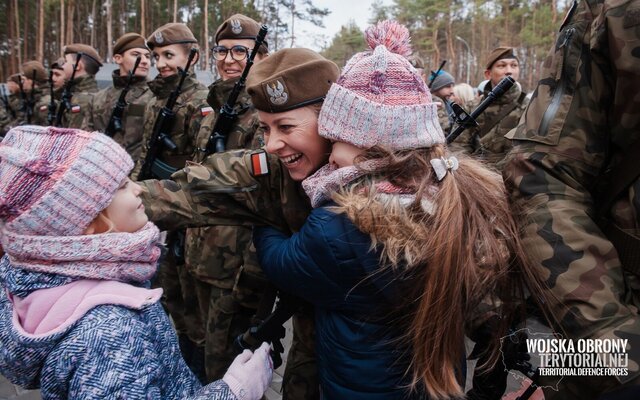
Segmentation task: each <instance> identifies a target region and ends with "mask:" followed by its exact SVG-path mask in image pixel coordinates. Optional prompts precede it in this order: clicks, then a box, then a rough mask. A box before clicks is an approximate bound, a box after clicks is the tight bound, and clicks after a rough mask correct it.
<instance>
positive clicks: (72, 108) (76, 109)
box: [71, 104, 80, 113]
mask: <svg viewBox="0 0 640 400" xmlns="http://www.w3.org/2000/svg"><path fill="white" fill-rule="evenodd" d="M71 112H72V113H79V112H80V106H79V105H77V104H76V105H75V106H71Z"/></svg>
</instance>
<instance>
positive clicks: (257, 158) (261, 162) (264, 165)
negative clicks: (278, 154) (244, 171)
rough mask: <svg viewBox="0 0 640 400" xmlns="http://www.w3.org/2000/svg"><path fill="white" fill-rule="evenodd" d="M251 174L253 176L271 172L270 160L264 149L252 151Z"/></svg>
mask: <svg viewBox="0 0 640 400" xmlns="http://www.w3.org/2000/svg"><path fill="white" fill-rule="evenodd" d="M251 174H252V175H253V176H264V175H268V174H269V161H268V160H267V153H266V152H265V151H264V150H257V151H254V152H253V153H251Z"/></svg>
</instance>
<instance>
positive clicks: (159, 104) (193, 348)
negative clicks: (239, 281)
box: [131, 23, 211, 382]
mask: <svg viewBox="0 0 640 400" xmlns="http://www.w3.org/2000/svg"><path fill="white" fill-rule="evenodd" d="M147 46H148V47H149V49H151V52H152V56H153V58H154V59H155V61H156V67H157V68H158V72H159V74H158V76H157V77H155V78H154V79H153V80H152V81H150V82H148V86H149V88H150V90H151V92H152V93H153V97H152V98H151V99H150V100H149V102H148V104H147V107H146V109H145V113H144V123H143V135H142V149H141V153H140V158H139V159H138V162H137V163H136V167H135V168H134V170H133V172H132V173H131V176H132V179H134V180H136V179H138V176H139V174H140V171H141V169H142V165H143V164H144V161H145V158H146V157H147V151H148V148H147V143H148V142H149V140H150V138H151V136H152V134H153V128H154V124H155V121H156V117H157V116H158V113H159V112H160V110H161V109H162V108H163V107H164V106H165V105H166V103H167V100H168V98H169V95H170V94H171V92H173V91H174V89H175V88H176V87H177V86H178V83H179V80H180V75H179V74H178V68H184V67H185V66H186V64H187V60H188V57H189V52H190V51H191V49H196V50H199V47H198V41H197V40H196V38H195V36H193V33H192V32H191V30H189V28H188V27H187V26H186V25H185V24H182V23H169V24H166V25H163V26H161V27H160V28H158V29H157V30H156V31H155V32H153V33H152V34H151V35H150V36H149V37H148V38H147ZM198 58H199V53H198V54H197V55H196V56H195V58H194V59H193V64H192V65H194V64H195V63H197V61H198ZM187 72H188V75H187V76H186V78H185V81H184V84H183V85H182V92H181V94H180V96H179V97H178V99H177V102H176V106H175V108H174V109H173V111H174V113H175V119H174V122H173V126H172V130H171V132H165V133H167V134H168V135H169V137H170V138H171V140H172V141H173V142H174V143H175V144H176V146H177V148H176V149H175V150H169V149H167V148H164V149H163V151H162V152H161V153H160V155H159V158H158V160H157V161H159V162H161V163H164V164H165V165H166V166H167V175H165V176H157V177H156V178H165V179H166V178H168V177H169V176H170V174H171V172H170V171H169V170H170V169H176V170H177V169H180V168H183V167H184V166H185V164H186V162H187V161H190V160H191V159H192V157H193V154H194V152H195V150H196V147H197V143H196V138H195V135H196V132H198V131H199V129H200V124H201V123H202V120H203V118H204V117H205V115H206V114H207V113H209V112H211V107H209V105H208V104H207V103H206V99H207V94H208V91H207V88H206V87H205V86H204V85H202V84H201V83H200V82H198V80H197V79H196V75H195V72H193V69H192V68H190V70H189V71H187ZM165 229H166V230H167V231H169V232H168V234H167V246H168V251H167V254H166V255H165V257H164V259H163V260H162V262H161V265H160V269H159V272H158V276H157V279H158V282H157V283H156V284H158V285H160V286H161V287H162V288H163V289H164V294H163V304H164V306H165V307H166V309H167V311H168V312H169V315H171V318H172V319H173V321H174V326H175V328H176V331H177V333H178V339H179V341H180V349H181V351H182V354H183V357H184V359H185V361H186V362H187V364H188V365H189V367H190V368H191V369H192V370H193V372H194V373H195V374H196V375H197V376H198V378H199V379H200V380H201V381H202V382H204V381H205V380H206V379H205V374H204V354H203V353H202V351H199V350H200V349H201V346H198V344H201V343H203V342H204V331H203V329H202V316H201V315H200V310H199V307H198V303H197V301H196V299H195V298H194V297H193V296H187V297H185V294H186V293H190V292H191V291H193V288H192V287H190V286H189V285H188V283H189V282H190V281H189V279H188V272H187V271H186V269H185V267H184V233H183V232H180V231H176V230H174V228H173V227H171V226H166V227H165ZM182 285H184V286H182ZM199 347H200V349H199Z"/></svg>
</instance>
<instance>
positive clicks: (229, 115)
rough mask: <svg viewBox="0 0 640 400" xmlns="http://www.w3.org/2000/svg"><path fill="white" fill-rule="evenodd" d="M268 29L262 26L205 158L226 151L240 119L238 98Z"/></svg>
mask: <svg viewBox="0 0 640 400" xmlns="http://www.w3.org/2000/svg"><path fill="white" fill-rule="evenodd" d="M267 31H268V28H267V26H266V25H262V27H261V28H260V31H259V32H258V36H256V42H255V45H254V46H253V50H251V54H250V55H249V58H248V59H247V64H246V65H245V67H244V71H242V75H241V76H240V79H239V80H238V82H236V84H235V85H234V86H233V90H231V93H230V94H229V98H228V99H227V101H226V103H224V105H223V106H222V108H221V109H220V115H218V119H216V123H215V125H214V126H213V131H212V134H211V136H209V140H208V141H207V146H206V148H205V151H204V153H205V157H206V156H208V155H209V154H213V153H220V152H223V151H224V144H225V141H226V139H227V135H228V134H229V131H230V130H231V127H232V126H233V124H234V123H235V121H236V119H238V111H237V110H236V109H235V104H236V101H237V100H238V96H239V95H240V92H241V91H242V89H244V87H245V82H246V79H247V75H248V74H249V70H250V69H251V66H252V65H253V59H254V58H255V57H256V54H258V49H259V48H260V46H262V43H264V38H265V36H266V35H267Z"/></svg>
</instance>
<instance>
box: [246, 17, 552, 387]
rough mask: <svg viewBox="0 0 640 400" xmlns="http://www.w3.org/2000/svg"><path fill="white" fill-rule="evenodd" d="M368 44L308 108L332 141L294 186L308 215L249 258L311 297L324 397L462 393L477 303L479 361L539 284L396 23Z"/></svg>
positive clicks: (490, 178)
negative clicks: (447, 129) (488, 321)
mask: <svg viewBox="0 0 640 400" xmlns="http://www.w3.org/2000/svg"><path fill="white" fill-rule="evenodd" d="M366 39H367V42H368V43H369V46H370V50H368V51H365V52H362V53H358V54H356V55H355V56H353V58H352V59H351V60H350V61H349V62H348V63H347V65H346V66H345V68H344V70H343V72H342V75H341V77H340V79H339V80H338V81H337V83H335V84H333V85H332V87H331V89H330V90H329V92H328V94H327V95H326V98H325V101H324V104H323V106H322V110H321V112H320V116H319V119H318V130H319V134H320V136H322V137H324V138H327V139H329V140H331V141H332V142H333V149H332V152H331V156H330V159H329V161H330V162H329V164H328V165H326V166H324V167H322V168H321V169H319V170H318V171H317V172H316V173H315V174H314V175H312V176H310V177H309V178H307V179H305V180H304V181H303V187H304V189H305V191H306V193H307V194H308V196H309V198H310V199H311V203H312V205H313V207H314V210H313V212H312V213H311V215H310V216H309V217H308V219H307V221H306V223H305V225H304V227H303V228H302V229H301V230H300V231H299V232H298V233H296V234H294V235H293V236H291V237H287V236H285V235H283V234H282V233H281V232H279V231H277V230H275V229H274V228H271V227H260V228H258V227H256V228H254V241H255V245H256V248H257V250H258V254H259V258H260V264H261V266H262V268H263V270H264V271H265V273H266V274H267V276H268V277H269V278H270V279H271V280H273V281H274V283H275V284H276V285H277V286H278V287H280V288H281V289H283V290H285V291H288V292H290V293H292V294H295V295H297V296H300V297H302V298H304V299H306V300H308V301H309V302H311V303H313V304H314V305H315V310H316V313H315V318H316V343H317V344H316V349H317V354H318V369H319V375H320V381H321V387H322V396H323V398H326V399H352V400H353V399H363V400H364V399H368V400H371V399H376V400H377V399H401V398H402V399H407V398H412V399H413V398H416V399H418V398H419V399H423V398H425V397H426V396H428V397H430V398H434V399H442V398H459V397H463V396H464V392H463V382H464V370H465V354H464V336H465V327H466V326H468V325H469V322H470V321H471V320H472V317H473V315H474V311H475V310H476V309H477V308H478V306H479V305H480V303H481V300H483V299H485V298H492V299H497V298H499V299H500V302H496V303H495V304H492V306H494V309H495V311H494V313H495V315H499V316H500V317H503V318H502V321H503V324H501V325H500V324H499V325H500V326H496V329H495V330H494V331H492V332H491V335H493V336H491V338H490V339H491V340H489V342H488V343H486V345H487V348H488V350H487V355H486V357H485V360H486V361H487V362H486V364H487V365H490V364H491V363H495V361H496V360H497V357H498V355H499V351H498V347H499V338H500V336H501V334H502V333H503V332H505V331H506V326H507V324H508V323H509V322H510V321H511V320H510V318H511V317H512V316H513V314H514V313H513V311H514V309H515V308H516V307H517V306H518V305H519V304H521V303H519V302H518V300H520V299H522V298H523V297H524V296H523V294H524V291H525V286H526V285H525V282H529V283H530V285H529V286H530V288H529V289H530V290H531V291H532V292H534V293H538V291H539V288H540V283H539V282H540V280H539V279H538V277H537V276H535V274H534V273H533V272H532V271H531V270H530V269H528V268H525V264H526V263H525V261H524V258H523V249H522V244H521V242H520V241H519V239H518V232H517V229H516V225H515V223H514V221H513V218H512V217H511V214H510V210H509V205H508V204H507V200H506V196H505V189H504V187H503V184H502V179H501V177H500V175H498V174H497V173H495V172H493V171H491V170H489V169H487V168H486V167H485V166H483V165H482V164H480V163H479V162H476V161H474V160H472V159H471V158H469V157H466V156H463V155H460V156H457V157H456V156H453V155H452V154H450V153H449V152H448V150H447V148H446V146H445V138H444V136H443V133H442V130H441V128H440V126H439V124H438V119H437V110H436V105H435V104H434V103H433V102H432V99H431V95H430V93H429V90H428V88H427V87H426V85H425V83H424V81H423V80H422V79H421V77H420V75H419V74H418V73H417V71H416V70H415V69H414V68H413V67H412V66H411V65H410V63H409V61H407V59H406V56H408V55H409V54H410V48H409V35H408V31H407V29H406V28H405V27H403V26H401V25H399V24H397V23H395V22H393V21H385V22H381V23H379V24H378V25H377V26H375V27H372V28H370V29H368V30H367V32H366ZM470 334H471V333H470Z"/></svg>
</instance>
